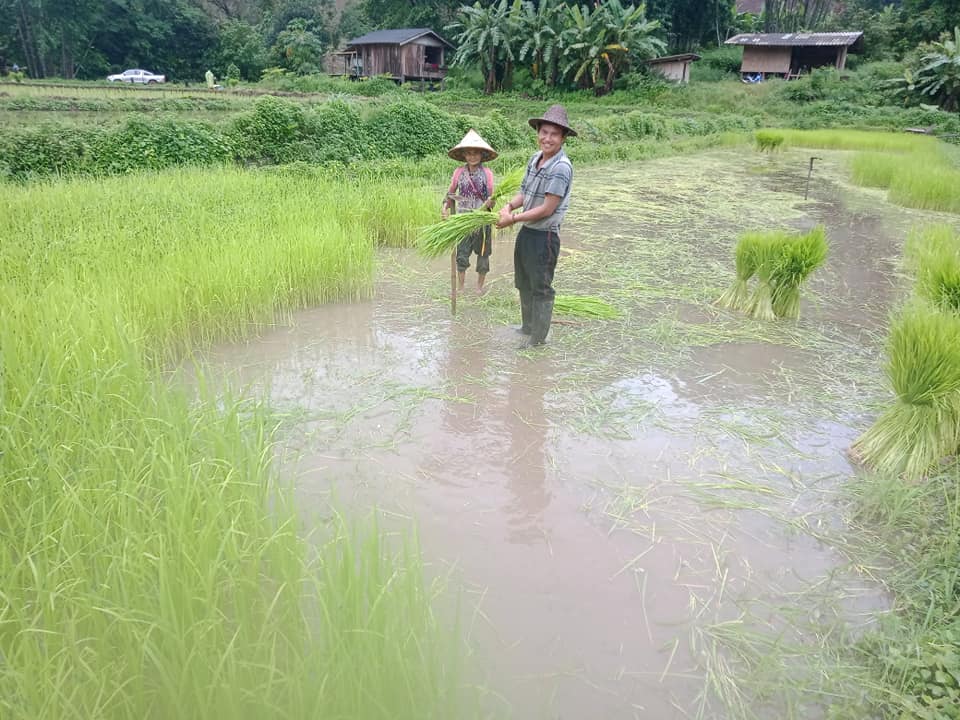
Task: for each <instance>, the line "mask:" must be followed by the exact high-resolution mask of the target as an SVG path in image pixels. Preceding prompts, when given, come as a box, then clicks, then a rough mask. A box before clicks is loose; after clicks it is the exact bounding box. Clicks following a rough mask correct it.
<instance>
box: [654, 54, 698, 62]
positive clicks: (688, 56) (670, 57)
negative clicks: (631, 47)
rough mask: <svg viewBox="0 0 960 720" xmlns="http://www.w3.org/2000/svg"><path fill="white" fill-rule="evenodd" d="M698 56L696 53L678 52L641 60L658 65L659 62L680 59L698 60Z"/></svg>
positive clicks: (678, 60) (677, 60)
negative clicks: (677, 53)
mask: <svg viewBox="0 0 960 720" xmlns="http://www.w3.org/2000/svg"><path fill="white" fill-rule="evenodd" d="M699 59H700V56H699V55H697V54H696V53H680V54H679V55H662V56H660V57H656V58H650V59H649V60H644V61H643V62H644V63H646V64H647V65H659V64H660V63H668V62H680V61H681V60H690V61H691V62H692V61H694V60H699Z"/></svg>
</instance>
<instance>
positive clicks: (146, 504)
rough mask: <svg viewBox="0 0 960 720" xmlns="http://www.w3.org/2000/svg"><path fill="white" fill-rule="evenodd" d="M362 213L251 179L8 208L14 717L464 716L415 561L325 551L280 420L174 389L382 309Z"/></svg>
mask: <svg viewBox="0 0 960 720" xmlns="http://www.w3.org/2000/svg"><path fill="white" fill-rule="evenodd" d="M362 200H363V196H362V194H361V193H360V192H359V191H358V190H357V189H355V188H351V187H349V186H346V187H342V186H340V185H339V184H338V183H335V182H332V181H323V182H318V183H312V184H296V183H293V184H292V183H290V182H288V181H287V180H285V179H284V178H282V177H279V176H271V175H268V174H262V173H244V172H241V171H237V170H219V171H202V172H201V171H179V172H175V173H166V174H159V175H150V176H147V175H137V176H131V177H128V178H124V179H118V178H113V179H109V180H105V181H97V182H93V181H70V182H64V183H58V184H51V185H48V186H39V185H38V186H33V187H30V188H19V187H11V188H7V189H6V192H4V193H3V194H2V195H0V237H3V238H4V240H3V242H2V243H0V277H2V281H0V428H2V430H0V437H2V441H0V447H2V448H3V451H2V452H0V478H2V486H3V502H2V503H0V539H2V543H0V577H2V578H3V586H2V591H0V592H2V598H3V602H2V607H0V716H2V717H4V718H11V720H27V719H28V718H29V719H30V720H54V719H55V718H64V717H91V718H92V717H111V718H147V717H156V718H167V717H169V718H174V717H176V718H185V719H188V720H191V719H196V720H201V719H202V718H207V717H210V716H211V713H213V714H215V715H218V716H219V715H222V716H223V717H256V718H267V719H270V718H275V719H276V720H280V719H281V718H283V719H284V720H287V719H295V718H304V719H306V718H315V717H354V718H371V719H377V718H384V719H386V718H409V719H410V720H412V719H413V718H423V717H462V716H463V710H462V709H461V708H458V707H456V700H455V698H456V694H457V692H456V684H457V683H456V667H457V662H456V654H457V651H456V649H455V647H454V646H453V645H451V644H450V642H449V641H448V640H445V639H444V635H445V634H444V633H443V632H442V631H441V628H440V627H439V626H438V625H437V623H436V619H435V617H434V615H433V612H432V609H431V606H430V603H431V600H432V590H431V589H430V587H429V586H428V585H426V584H425V583H424V578H423V571H422V566H421V565H420V561H419V558H418V553H417V552H416V548H415V547H413V546H409V547H406V548H404V549H403V550H401V551H399V552H397V551H395V550H393V551H392V550H388V549H387V548H386V547H385V546H384V545H383V541H382V537H381V534H380V532H379V531H378V530H377V529H376V527H367V528H363V529H362V530H361V532H360V533H359V536H360V537H358V534H357V533H356V532H355V531H354V530H352V529H350V528H349V527H348V525H347V523H345V522H342V521H339V520H335V521H333V522H328V523H326V524H324V525H321V526H319V529H317V530H316V531H314V532H313V533H312V535H308V529H307V527H305V526H303V525H301V522H300V519H299V517H298V509H297V507H296V506H295V503H294V502H293V498H292V496H291V494H290V487H289V482H287V483H282V482H281V481H280V477H279V476H278V473H277V469H276V468H275V467H274V465H273V462H274V460H273V458H274V457H275V454H274V450H273V445H274V443H275V442H276V441H277V440H278V439H279V438H278V437H276V436H275V430H276V428H277V426H278V419H277V417H276V416H275V415H274V414H273V413H272V412H271V411H270V409H269V408H267V407H265V406H264V405H263V404H262V403H259V402H255V401H252V400H249V399H244V398H242V397H238V396H235V395H234V394H233V393H232V392H231V391H230V390H229V389H222V390H219V391H218V392H211V391H210V390H208V389H207V388H206V382H205V380H204V374H203V372H202V371H198V382H197V383H196V386H195V387H196V389H195V390H193V391H188V390H187V389H186V388H185V387H184V386H183V385H182V384H181V383H179V382H178V381H177V379H176V378H174V377H171V373H170V371H169V367H170V365H171V363H176V362H177V360H178V359H179V358H181V356H182V354H183V353H184V352H188V351H189V350H191V349H192V348H194V347H196V346H197V345H198V343H207V342H210V341H213V340H216V339H222V338H227V337H239V336H242V335H243V334H245V333H249V332H250V330H251V329H253V328H255V327H256V326H257V325H258V324H260V323H263V322H269V321H272V320H273V319H274V318H275V317H277V316H278V315H282V314H283V313H285V312H287V311H289V310H292V309H293V308H296V307H302V306H304V305H307V304H313V303H318V302H323V301H325V300H333V299H337V298H352V297H363V296H365V295H366V294H368V293H369V290H370V275H371V273H372V269H373V266H372V256H373V243H372V242H371V241H370V240H369V234H368V233H367V231H366V229H365V228H364V226H363V224H362V223H361V222H360V220H359V218H358V217H357V215H356V213H355V210H354V208H355V207H357V205H358V204H359V203H360V202H362ZM214 708H215V710H214Z"/></svg>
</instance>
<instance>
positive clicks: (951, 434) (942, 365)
mask: <svg viewBox="0 0 960 720" xmlns="http://www.w3.org/2000/svg"><path fill="white" fill-rule="evenodd" d="M908 253H909V258H908V260H909V265H910V267H911V269H912V270H913V272H914V274H915V277H916V282H915V286H914V291H915V292H914V297H912V298H911V299H910V301H909V302H908V303H907V305H906V307H905V308H904V309H903V310H902V311H901V312H900V313H899V315H898V316H897V317H896V318H895V319H894V321H893V324H892V326H891V328H890V336H889V338H888V340H887V356H888V357H887V366H886V375H887V379H888V380H889V382H890V385H891V387H892V389H893V391H894V394H895V396H896V399H895V400H894V403H893V405H891V406H890V407H888V408H887V409H886V410H885V411H884V412H883V413H882V414H881V415H880V417H879V418H878V419H877V421H876V422H875V423H874V424H873V426H872V427H871V428H870V429H869V430H867V431H866V432H865V433H864V434H863V435H861V436H860V437H859V438H858V439H857V441H856V442H855V443H854V445H853V451H854V453H855V454H856V455H857V456H859V458H860V459H861V460H862V461H863V462H864V463H865V464H866V465H868V466H870V467H872V468H874V469H876V470H878V471H880V472H883V473H890V474H894V475H903V476H904V477H905V478H907V479H909V480H915V479H918V478H920V477H922V476H923V475H925V474H926V473H927V472H929V471H930V470H931V469H932V468H934V467H935V466H936V465H937V463H938V462H939V461H940V460H941V459H943V458H944V457H947V456H950V455H954V454H956V452H957V448H958V447H960V237H958V236H957V235H956V234H955V233H954V231H953V230H952V229H950V228H943V227H940V228H931V229H929V230H927V231H925V232H923V233H920V234H919V235H917V236H915V237H914V238H912V239H911V243H910V246H908Z"/></svg>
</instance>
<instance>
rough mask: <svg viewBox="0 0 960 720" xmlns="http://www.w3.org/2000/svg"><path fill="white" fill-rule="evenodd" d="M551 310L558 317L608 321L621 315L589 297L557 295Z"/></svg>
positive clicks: (602, 301)
mask: <svg viewBox="0 0 960 720" xmlns="http://www.w3.org/2000/svg"><path fill="white" fill-rule="evenodd" d="M553 310H554V312H556V313H557V314H559V315H574V316H577V317H586V318H594V319H599V320H610V319H613V318H618V317H620V316H621V315H622V313H621V312H620V311H619V310H618V309H617V308H615V307H614V306H613V305H611V304H610V303H608V302H606V301H605V300H601V299H600V298H598V297H593V296H590V295H557V296H556V297H555V298H554V299H553Z"/></svg>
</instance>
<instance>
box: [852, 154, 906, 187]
mask: <svg viewBox="0 0 960 720" xmlns="http://www.w3.org/2000/svg"><path fill="white" fill-rule="evenodd" d="M904 160H905V158H903V157H902V156H898V155H890V154H887V153H880V152H863V153H857V154H856V155H854V156H853V159H852V160H851V162H850V169H851V173H852V175H853V181H854V182H855V183H856V184H857V185H863V186H865V187H880V188H888V187H890V183H891V182H892V181H893V177H894V175H895V174H896V172H897V169H898V168H899V167H901V166H902V165H903V163H904Z"/></svg>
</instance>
